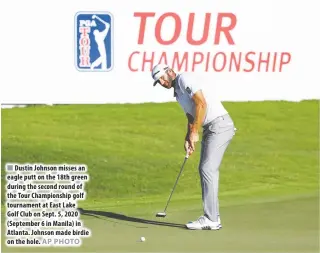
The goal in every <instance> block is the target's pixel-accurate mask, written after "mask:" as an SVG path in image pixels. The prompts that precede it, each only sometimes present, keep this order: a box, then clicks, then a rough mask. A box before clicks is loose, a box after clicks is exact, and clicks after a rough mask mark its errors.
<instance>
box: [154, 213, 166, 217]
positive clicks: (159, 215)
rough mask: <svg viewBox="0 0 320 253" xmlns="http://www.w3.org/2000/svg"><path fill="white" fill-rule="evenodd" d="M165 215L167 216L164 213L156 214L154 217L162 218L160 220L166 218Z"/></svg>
mask: <svg viewBox="0 0 320 253" xmlns="http://www.w3.org/2000/svg"><path fill="white" fill-rule="evenodd" d="M166 215H167V214H166V213H161V212H160V213H157V214H156V217H162V218H164V217H166Z"/></svg>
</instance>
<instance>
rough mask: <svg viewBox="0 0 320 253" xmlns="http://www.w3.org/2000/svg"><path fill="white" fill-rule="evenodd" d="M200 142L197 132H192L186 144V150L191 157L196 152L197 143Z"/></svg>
mask: <svg viewBox="0 0 320 253" xmlns="http://www.w3.org/2000/svg"><path fill="white" fill-rule="evenodd" d="M198 141H199V134H198V132H196V131H191V132H190V133H189V135H188V138H187V139H186V141H185V143H184V150H185V151H186V152H188V154H189V155H191V154H192V153H193V152H194V151H195V150H196V147H195V146H196V142H198Z"/></svg>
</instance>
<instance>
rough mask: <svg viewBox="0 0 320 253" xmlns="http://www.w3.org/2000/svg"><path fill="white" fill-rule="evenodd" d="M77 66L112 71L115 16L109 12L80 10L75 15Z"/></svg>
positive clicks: (84, 69)
mask: <svg viewBox="0 0 320 253" xmlns="http://www.w3.org/2000/svg"><path fill="white" fill-rule="evenodd" d="M75 44H76V45H75V49H76V54H75V55H76V59H75V63H76V68H77V69H78V70H79V71H92V72H95V71H100V72H101V71H110V70H111V69H112V68H113V17H112V15H111V14H110V13H109V12H78V13H77V14H76V16H75Z"/></svg>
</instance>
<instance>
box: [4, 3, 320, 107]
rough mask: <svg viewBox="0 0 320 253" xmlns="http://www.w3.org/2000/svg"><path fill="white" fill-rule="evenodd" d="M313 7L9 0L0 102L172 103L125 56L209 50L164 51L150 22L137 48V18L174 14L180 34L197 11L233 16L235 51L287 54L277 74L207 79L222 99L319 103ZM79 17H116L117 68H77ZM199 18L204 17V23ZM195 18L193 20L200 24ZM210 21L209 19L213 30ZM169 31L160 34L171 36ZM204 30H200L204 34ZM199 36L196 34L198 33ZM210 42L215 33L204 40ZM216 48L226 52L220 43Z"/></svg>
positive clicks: (169, 96)
mask: <svg viewBox="0 0 320 253" xmlns="http://www.w3.org/2000/svg"><path fill="white" fill-rule="evenodd" d="M316 3H317V1H315V0H314V1H312V0H305V1H298V0H297V1H286V0H277V1H276V0H259V1H257V0H242V1H237V0H229V1H212V0H210V1H209V0H207V1H206V0H197V1H195V2H189V3H188V2H187V1H172V0H171V1H169V0H162V1H148V0H140V1H136V0H135V1H121V0H117V1H110V0H90V1H88V0H85V1H84V0H77V1H71V0H68V1H62V0H55V1H53V0H46V1H40V0H38V1H36V0H28V1H23V0H19V1H18V0H10V1H2V2H1V6H0V10H1V13H0V22H1V36H0V50H1V51H0V53H1V54H0V55H1V57H0V69H1V75H0V83H1V84H0V85H1V92H0V100H1V102H2V103H8V104H10V103H19V104H24V103H125V102H130V103H138V102H165V101H172V100H173V97H172V91H167V90H165V89H163V88H161V87H155V88H153V87H152V79H151V76H150V73H149V72H145V73H143V72H136V73H133V72H130V71H129V70H128V66H127V63H128V56H129V54H130V53H131V52H133V51H135V50H143V51H148V50H149V51H164V50H168V51H179V50H183V51H195V50H202V51H207V50H208V48H210V46H211V45H210V44H205V45H204V46H202V47H197V48H195V47H191V46H189V45H187V44H186V42H185V41H184V40H183V39H181V40H179V42H177V43H176V44H174V45H173V46H170V47H167V48H164V46H161V45H159V44H158V43H157V42H156V41H155V38H154V28H153V26H154V24H155V20H156V19H153V21H151V22H149V21H148V23H147V28H146V36H145V44H144V45H142V46H141V45H137V38H138V29H139V22H140V21H139V19H138V18H135V17H133V14H134V12H144V11H147V12H156V17H159V16H160V15H161V14H163V13H164V12H171V11H172V12H176V13H178V14H179V15H180V16H181V17H183V20H182V29H183V30H184V31H185V30H186V28H187V16H188V14H189V13H190V12H195V13H196V23H197V20H198V22H199V25H201V21H202V22H203V18H204V15H205V13H206V12H211V13H212V16H213V17H215V16H216V14H217V13H218V12H232V13H234V14H235V15H236V16H237V25H236V27H235V29H234V30H233V31H232V35H233V38H234V40H235V42H236V45H235V48H236V50H237V51H244V52H245V51H250V50H253V51H258V52H259V51H262V52H269V51H270V52H273V51H277V52H281V51H288V52H291V53H292V59H291V63H290V64H289V65H287V66H285V68H284V69H285V71H284V72H281V73H257V72H253V73H234V72H231V73H229V72H225V73H211V74H208V73H204V77H205V78H208V80H210V82H211V83H212V85H215V86H216V87H217V88H219V90H220V95H221V98H222V100H224V101H244V100H280V99H281V100H294V101H297V100H301V99H319V98H320V91H319V84H320V82H319V71H320V68H319V66H320V64H319V59H320V58H319V56H320V54H319V45H320V40H319V35H317V34H318V33H319V24H320V20H319V14H318V13H317V7H316ZM79 11H108V12H111V13H112V14H113V17H114V68H113V70H112V71H111V72H105V73H91V72H89V73H84V72H79V71H77V70H76V68H75V65H74V51H75V47H74V16H75V14H76V13H77V12H79ZM201 17H202V19H201ZM197 18H198V19H197ZM214 22H215V21H214V20H213V23H212V25H214V24H215V23H214ZM170 31H171V32H172V30H170V26H169V25H168V26H167V27H166V30H165V31H163V32H164V33H165V32H168V33H170ZM201 32H202V31H201ZM195 35H196V34H195ZM209 38H211V39H210V42H211V43H212V41H213V39H212V35H211V36H209ZM216 50H227V51H230V50H232V49H230V46H228V45H227V44H226V43H224V44H223V45H221V46H218V47H217V48H216Z"/></svg>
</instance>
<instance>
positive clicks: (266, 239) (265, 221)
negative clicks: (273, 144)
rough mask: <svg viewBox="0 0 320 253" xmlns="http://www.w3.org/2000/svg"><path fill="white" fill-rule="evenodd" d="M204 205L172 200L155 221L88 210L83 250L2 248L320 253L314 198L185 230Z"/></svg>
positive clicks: (256, 207)
mask: <svg viewBox="0 0 320 253" xmlns="http://www.w3.org/2000/svg"><path fill="white" fill-rule="evenodd" d="M200 205H201V203H200V202H199V201H191V203H188V202H185V201H178V202H175V201H173V202H172V203H171V204H170V206H169V210H168V212H167V217H166V218H156V217H155V214H156V212H157V211H161V206H163V205H159V204H154V205H143V204H142V205H139V206H136V207H135V206H122V207H113V208H111V207H110V208H103V207H100V208H99V209H93V210H92V209H90V208H84V209H83V214H82V216H81V219H82V220H83V221H84V223H85V226H86V227H88V228H90V229H91V232H92V236H91V237H90V238H87V239H83V244H82V246H81V248H80V249H79V248H7V247H3V248H2V252H17V251H19V252H44V251H45V252H304V253H306V252H318V249H319V231H318V224H319V218H318V214H319V209H318V208H319V202H318V197H317V196H316V195H314V196H312V195H307V196H299V197H297V198H288V199H273V200H270V199H269V200H268V201H267V202H263V201H261V200H260V201H258V202H247V203H245V204H243V205H232V204H230V203H229V204H226V205H223V206H222V207H221V215H222V222H223V228H222V229H221V230H219V231H190V230H187V229H185V228H184V227H183V224H184V223H186V222H187V221H189V220H191V219H194V218H197V217H198V216H199V214H201V206H200ZM2 229H5V227H4V226H2ZM141 236H144V237H145V238H146V241H145V242H140V241H139V239H140V237H141ZM2 242H3V243H4V238H3V241H2Z"/></svg>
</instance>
